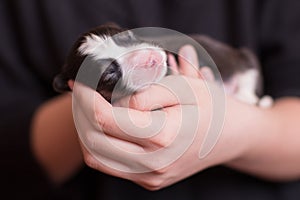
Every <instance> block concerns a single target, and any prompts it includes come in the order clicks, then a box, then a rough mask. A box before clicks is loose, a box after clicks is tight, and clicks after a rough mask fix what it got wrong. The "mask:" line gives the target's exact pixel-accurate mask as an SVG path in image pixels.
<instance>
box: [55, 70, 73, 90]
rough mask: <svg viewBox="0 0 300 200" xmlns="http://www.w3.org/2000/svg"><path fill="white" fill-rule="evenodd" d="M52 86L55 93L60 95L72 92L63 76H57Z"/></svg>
mask: <svg viewBox="0 0 300 200" xmlns="http://www.w3.org/2000/svg"><path fill="white" fill-rule="evenodd" d="M52 86H53V88H54V90H55V91H57V92H60V93H63V92H66V91H70V87H69V85H68V80H66V79H65V77H64V76H63V75H62V74H58V75H57V76H55V78H54V80H53V83H52Z"/></svg>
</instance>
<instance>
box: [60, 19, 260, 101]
mask: <svg viewBox="0 0 300 200" xmlns="http://www.w3.org/2000/svg"><path fill="white" fill-rule="evenodd" d="M124 31H125V32H124ZM116 34H118V35H117V37H115V36H114V35H116ZM112 36H114V37H112ZM191 37H192V38H193V39H194V40H196V41H197V42H198V43H199V44H200V45H201V46H203V47H204V49H205V50H206V51H207V52H208V54H210V56H211V57H212V59H213V60H214V62H215V63H216V65H217V66H218V69H219V71H220V73H221V76H222V79H223V81H224V83H225V88H226V90H227V91H228V93H229V94H231V95H233V96H235V97H236V98H238V99H240V100H242V101H245V102H248V103H251V104H256V103H258V100H259V98H258V97H257V95H261V89H262V85H261V76H260V66H259V62H258V60H257V58H256V57H255V55H254V54H253V53H252V52H251V51H249V50H247V49H234V48H231V47H229V46H228V45H225V44H223V43H221V42H218V41H216V40H214V39H212V38H209V37H207V36H203V35H191ZM87 56H89V57H91V58H92V59H93V60H94V61H97V64H98V65H99V66H97V68H99V69H102V68H103V67H104V65H105V64H104V63H106V64H107V63H109V65H108V66H107V67H106V68H105V69H104V68H103V69H102V70H99V71H101V73H102V75H101V77H100V80H99V83H98V85H97V88H96V90H97V91H98V92H99V93H100V94H101V95H102V96H103V97H104V98H105V99H106V100H108V101H109V102H110V101H111V100H112V99H111V98H112V92H113V91H114V94H117V98H120V97H122V96H125V95H127V94H129V93H131V92H134V91H136V90H138V89H139V88H141V87H142V86H144V85H147V84H149V83H153V82H157V81H159V80H160V79H161V78H162V77H163V76H165V75H166V73H167V54H166V51H165V50H164V49H162V48H160V47H159V46H158V45H157V44H152V43H149V42H145V41H142V40H140V39H138V38H137V37H135V36H134V35H133V34H132V33H131V32H130V31H126V30H124V29H122V28H120V27H118V26H116V25H114V24H106V25H103V26H99V27H96V28H95V29H93V30H91V31H89V32H87V33H85V34H83V35H82V36H81V37H80V38H79V39H78V40H77V41H76V43H75V44H74V46H73V48H72V49H71V52H70V54H69V56H68V58H67V60H66V63H65V65H64V66H63V68H62V72H61V73H60V74H59V75H57V76H56V78H55V80H54V88H55V89H56V90H57V91H60V92H63V91H68V90H70V88H69V86H68V80H75V78H76V75H77V72H78V70H79V68H80V66H81V64H82V63H83V61H84V59H85V58H86V57H87ZM102 64H103V66H101V65H102ZM117 84H118V85H117ZM116 86H118V87H116Z"/></svg>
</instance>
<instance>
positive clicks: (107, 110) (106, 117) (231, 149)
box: [32, 48, 300, 190]
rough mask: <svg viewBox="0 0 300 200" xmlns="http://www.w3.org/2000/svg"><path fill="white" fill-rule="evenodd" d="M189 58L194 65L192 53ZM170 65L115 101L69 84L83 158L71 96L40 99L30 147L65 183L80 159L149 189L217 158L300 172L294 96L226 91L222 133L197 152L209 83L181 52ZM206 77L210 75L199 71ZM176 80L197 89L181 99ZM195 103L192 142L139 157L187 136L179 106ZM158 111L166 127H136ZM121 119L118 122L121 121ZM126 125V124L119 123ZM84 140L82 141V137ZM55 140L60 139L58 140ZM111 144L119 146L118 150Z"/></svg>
mask: <svg viewBox="0 0 300 200" xmlns="http://www.w3.org/2000/svg"><path fill="white" fill-rule="evenodd" d="M184 49H185V50H187V48H183V49H182V51H183V52H182V54H183V55H184V54H185V55H191V54H193V52H192V50H191V49H189V50H187V51H185V53H184ZM192 57H193V56H192ZM171 59H172V58H171ZM190 61H191V63H195V64H197V60H195V57H194V58H192V59H190ZM171 67H172V68H173V71H174V76H170V77H168V78H167V80H166V81H164V84H161V85H153V86H151V87H149V88H146V89H145V90H144V91H142V92H139V93H136V94H135V95H133V96H131V98H130V99H129V100H128V99H124V101H121V102H118V104H117V105H115V106H112V105H111V104H109V103H107V102H106V101H105V100H104V99H103V98H102V97H101V96H100V95H99V94H98V93H96V92H94V91H93V90H91V89H90V88H88V87H85V86H83V85H80V84H77V83H75V85H76V84H77V86H76V87H74V90H73V101H74V99H75V103H77V104H78V105H77V107H78V108H79V111H76V112H75V113H74V116H75V115H76V114H77V115H79V117H78V116H77V117H76V116H75V123H76V124H78V123H79V125H80V124H81V125H82V124H83V125H84V126H81V125H80V126H79V127H81V128H84V129H78V127H77V129H78V131H79V132H81V133H82V134H80V135H81V148H82V151H83V158H82V155H81V152H80V146H79V144H78V141H77V135H76V130H75V128H74V123H73V118H72V112H71V110H72V109H71V97H70V96H68V95H62V97H58V98H55V99H53V100H50V101H49V102H46V103H45V104H44V105H42V106H41V108H40V109H38V111H37V113H36V115H35V118H34V119H33V125H32V127H33V128H32V146H33V150H34V153H35V155H36V157H37V159H38V161H40V163H41V164H42V165H43V166H44V168H45V169H46V171H47V172H48V174H49V175H50V176H51V177H52V179H53V180H56V182H62V181H63V180H65V179H66V178H68V177H70V176H71V175H72V174H74V173H75V172H76V171H77V170H78V169H79V168H80V166H82V159H84V161H85V162H86V164H88V165H89V166H90V167H92V168H94V169H97V170H99V171H102V172H105V173H108V174H110V175H113V176H117V177H121V178H124V179H128V180H131V181H133V182H135V183H137V184H139V185H141V186H143V187H145V188H147V189H149V190H158V189H161V188H164V187H167V186H169V185H171V184H173V183H176V182H178V181H180V180H182V179H185V178H186V177H188V176H190V175H192V174H194V173H198V172H200V171H201V170H203V169H206V168H208V167H211V166H214V165H219V164H223V165H226V166H229V167H232V168H235V169H238V170H241V171H244V172H246V173H249V174H252V175H255V176H258V177H262V178H266V179H271V180H276V181H277V180H280V181H282V180H284V181H285V180H295V179H298V178H299V177H300V169H299V167H298V166H300V159H299V158H300V155H299V154H300V144H299V143H300V142H299V141H300V140H297V139H295V138H298V137H299V132H300V128H299V112H300V100H299V99H298V98H295V97H286V98H281V99H279V100H277V101H276V102H275V103H274V106H273V107H272V108H270V109H259V108H257V107H255V106H251V105H247V104H244V103H240V102H239V101H236V100H235V99H233V98H231V97H229V96H227V97H226V114H225V121H224V125H223V129H222V132H221V135H220V137H219V138H218V141H217V143H216V145H215V146H214V148H213V149H212V151H211V152H210V153H209V154H208V155H207V156H206V157H204V158H202V159H199V150H200V148H201V145H202V142H203V140H204V137H205V134H206V133H207V129H208V127H209V124H210V120H211V111H212V110H211V109H212V105H211V99H210V94H209V92H208V90H207V87H206V86H207V84H205V81H203V79H202V76H201V73H200V75H199V73H198V72H197V71H195V70H194V68H192V67H191V64H190V63H189V62H185V60H184V59H181V58H180V59H179V65H177V63H176V62H175V60H174V62H173V64H172V66H171ZM195 72H196V73H195ZM204 73H205V72H204ZM204 73H203V74H204ZM180 74H181V75H180ZM203 74H202V75H203ZM203 77H205V78H206V77H207V76H205V74H204V75H203ZM207 79H208V80H210V78H207ZM178 81H183V82H182V83H187V84H188V85H189V86H190V89H191V88H192V90H193V91H194V93H193V94H195V98H183V99H181V100H180V101H178V99H177V98H176V95H174V93H172V92H170V90H168V88H172V86H173V87H176V88H178V89H179V90H180V88H182V86H180V85H178ZM69 85H70V87H73V85H74V82H72V81H70V82H69ZM212 85H213V83H212ZM183 91H184V88H183ZM179 92H180V91H179ZM183 96H184V95H183ZM187 97H188V96H187ZM91 99H92V103H91ZM128 101H129V102H128ZM75 106H76V105H75ZM122 106H125V107H126V106H127V107H129V108H130V109H127V108H124V107H122ZM77 107H76V108H77ZM64 108H66V109H64ZM157 108H160V109H157ZM194 110H198V111H199V112H198V114H199V117H196V118H197V120H199V126H198V128H197V131H196V133H195V135H194V138H193V141H192V143H191V145H189V147H188V148H187V149H186V150H185V151H184V153H183V154H182V155H181V156H180V157H178V159H176V160H175V161H174V162H170V163H169V164H168V165H157V164H156V163H166V162H165V161H166V160H167V161H168V154H161V155H158V156H156V157H155V158H152V159H155V160H151V159H144V158H143V159H141V157H139V156H137V155H139V154H141V153H146V154H148V153H150V152H155V151H157V150H159V149H167V150H169V149H171V150H172V149H173V148H176V146H175V147H174V145H170V144H171V143H172V142H173V141H174V138H176V137H177V138H179V140H182V141H183V142H184V140H185V137H182V136H181V135H178V136H177V135H176V133H177V132H178V124H180V120H181V119H180V116H181V112H182V111H186V113H192V114H194V112H192V111H194ZM73 112H74V110H73ZM124 112H125V113H127V114H128V113H130V121H129V122H130V123H129V124H127V123H128V120H126V119H124V121H123V122H122V117H121V118H118V119H119V120H118V121H117V122H116V121H115V116H116V114H122V113H124ZM241 113H242V114H241ZM120 116H122V115H120ZM162 116H163V117H165V118H163V119H164V126H163V128H161V129H159V131H158V133H157V134H155V135H153V136H151V137H150V136H148V137H143V135H144V134H145V132H143V131H141V129H139V128H137V129H135V128H136V127H142V128H143V127H145V126H147V125H148V124H149V123H150V122H151V121H152V120H153V119H156V118H160V117H162ZM76 119H77V120H78V119H82V121H76ZM120 120H121V121H120ZM62 121H65V122H66V123H62ZM120 122H121V124H122V123H123V124H122V126H120ZM132 123H134V125H135V126H134V128H132ZM124 125H126V126H125V127H127V128H129V130H127V129H125V130H124V129H121V128H122V127H124ZM120 127H121V128H120ZM130 128H132V130H130ZM45 130H47V131H45ZM183 131H184V130H183ZM128 133H130V134H128ZM187 134H188V132H187ZM148 135H149V134H148ZM83 137H85V138H83ZM82 139H85V141H87V142H86V143H85V144H83V142H82ZM107 140H109V141H110V143H109V144H108V143H107V142H104V141H107ZM58 143H60V144H62V145H59V146H58V145H57V144H58ZM112 144H113V145H112ZM53 146H55V147H64V148H63V149H60V148H53ZM116 146H117V147H120V148H121V150H119V151H118V149H117V148H115V147H116ZM91 151H93V153H91ZM49 155H50V156H49ZM187 163H188V164H187ZM107 164H110V165H107ZM112 166H114V168H113V167H112ZM160 166H163V167H160ZM120 169H122V170H120ZM126 169H143V170H145V171H147V172H138V173H133V172H128V171H130V170H126Z"/></svg>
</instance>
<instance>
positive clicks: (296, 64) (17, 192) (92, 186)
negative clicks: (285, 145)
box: [0, 0, 300, 200]
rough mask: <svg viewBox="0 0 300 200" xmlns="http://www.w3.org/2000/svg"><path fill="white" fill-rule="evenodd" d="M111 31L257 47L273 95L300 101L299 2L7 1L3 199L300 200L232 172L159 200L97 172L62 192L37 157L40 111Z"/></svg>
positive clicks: (0, 47) (2, 42) (164, 193)
mask: <svg viewBox="0 0 300 200" xmlns="http://www.w3.org/2000/svg"><path fill="white" fill-rule="evenodd" d="M105 22H116V23H117V24H120V25H121V26H123V27H127V28H136V27H143V26H158V27H165V28H170V29H174V30H177V31H180V32H182V33H185V34H189V33H202V34H207V35H210V36H212V37H214V38H216V39H219V40H221V41H223V42H226V43H228V44H231V45H233V46H236V47H239V46H247V47H249V48H251V49H252V50H254V51H255V52H256V53H257V54H258V55H259V57H260V60H261V63H262V66H263V73H264V77H265V92H266V93H267V94H270V95H272V96H273V97H276V98H278V97H282V96H290V95H291V96H299V95H300V77H299V75H300V56H299V55H298V54H299V52H300V26H299V25H300V1H298V0H294V1H293V0H287V1H282V0H265V1H261V0H251V1H248V0H228V1H226V0H206V1H204V0H202V1H201V0H185V1H183V0H181V1H179V0H150V1H142V0H140V1H138V0H136V1H134V0H129V1H124V0H91V1H82V0H63V1H60V0H57V1H56V0H45V1H40V0H26V1H17V0H6V1H5V0H3V1H1V2H0V31H1V36H0V65H1V67H0V89H1V93H2V95H1V101H0V102H1V104H0V111H1V112H0V133H1V136H2V137H1V140H0V152H1V168H0V169H1V171H0V181H1V185H2V188H1V190H0V191H2V190H3V192H1V194H0V195H1V199H8V198H9V199H54V200H55V199H131V200H134V199H144V200H146V199H173V200H174V199H202V200H205V199H210V200H212V199H222V200H224V199H230V200H235V199H251V200H252V199H257V200H259V199H263V200H268V199H270V200H276V199H278V200H280V199H282V200H292V199H297V200H298V199H299V198H300V182H290V183H271V182H265V181H262V180H260V179H257V178H254V177H251V176H249V175H246V174H242V173H239V172H236V171H234V170H231V169H228V168H225V167H214V168H211V169H207V170H205V171H203V172H200V173H198V174H196V175H194V176H192V177H190V178H188V179H186V180H184V181H181V182H180V183H178V184H175V185H173V186H170V187H168V188H166V189H163V190H161V191H157V192H149V191H146V190H144V189H143V188H141V187H139V186H137V185H135V184H133V183H131V182H129V181H126V180H121V179H118V178H114V177H110V176H107V175H104V174H102V173H100V172H96V171H94V170H91V169H88V168H86V169H83V170H82V171H81V172H80V173H79V174H77V175H76V176H74V177H73V178H72V179H70V180H68V181H67V183H66V184H65V185H64V186H63V187H61V188H54V187H52V186H51V184H49V183H48V182H47V179H46V177H45V175H44V173H43V171H42V170H41V168H40V167H39V166H38V164H37V163H36V161H35V160H34V158H33V156H32V154H31V150H30V145H29V130H30V123H31V118H32V116H33V114H34V112H35V110H36V109H37V107H38V106H39V105H41V104H42V103H43V102H45V101H46V100H47V99H50V98H51V97H53V96H55V95H57V93H55V92H54V91H53V89H52V79H53V77H54V75H55V74H57V73H58V71H59V69H60V67H61V66H62V64H63V62H64V58H65V57H66V55H67V53H68V50H69V49H70V48H71V45H72V44H73V42H74V41H75V40H76V39H77V37H78V36H79V35H80V34H81V33H82V32H85V31H87V30H88V29H90V28H92V27H95V26H97V25H100V24H103V23H105ZM58 145H59V144H58ZM3 186H4V187H3ZM7 195H10V196H7ZM3 197H5V198H3Z"/></svg>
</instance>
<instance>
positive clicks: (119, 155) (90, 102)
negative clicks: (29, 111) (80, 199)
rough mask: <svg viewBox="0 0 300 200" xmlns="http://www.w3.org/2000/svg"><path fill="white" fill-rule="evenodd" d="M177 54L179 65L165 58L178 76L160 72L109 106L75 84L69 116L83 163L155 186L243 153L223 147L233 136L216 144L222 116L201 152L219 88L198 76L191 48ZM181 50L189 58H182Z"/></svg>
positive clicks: (140, 183) (163, 184) (183, 49)
mask: <svg viewBox="0 0 300 200" xmlns="http://www.w3.org/2000/svg"><path fill="white" fill-rule="evenodd" d="M180 53H182V56H180V57H179V65H177V63H176V62H175V59H174V60H173V61H172V59H173V58H172V56H170V57H169V58H170V59H171V66H172V68H173V71H174V72H175V74H177V75H171V76H168V77H165V78H164V79H163V80H162V81H161V82H160V83H157V84H153V85H151V86H150V87H148V88H146V89H144V90H143V91H141V92H138V93H136V94H134V95H132V96H130V97H126V98H124V99H122V100H121V101H119V102H117V103H116V104H115V105H114V106H112V105H111V104H109V103H108V102H106V100H105V99H104V98H102V97H101V95H99V94H98V93H97V92H95V91H93V90H92V89H90V88H88V87H86V86H84V85H81V84H79V83H75V85H74V88H73V113H74V120H75V124H76V128H77V131H78V133H79V137H80V139H81V143H82V149H83V154H84V158H85V162H86V163H87V165H89V166H90V167H92V168H94V169H97V170H99V171H102V172H104V173H107V174H110V175H113V176H117V177H121V178H124V179H128V180H131V181H133V182H135V183H137V184H139V185H141V186H143V187H145V188H147V189H149V190H157V189H160V188H163V187H166V186H169V185H171V184H173V183H176V182H178V181H180V180H182V179H184V178H186V177H188V176H191V175H192V174H194V173H197V172H199V171H201V170H203V169H205V168H207V167H209V166H213V165H216V164H220V163H224V162H226V161H228V160H230V159H232V158H234V157H236V156H238V154H239V153H240V152H242V149H243V148H242V145H236V146H235V149H232V148H226V147H225V146H226V145H225V144H227V145H228V144H229V145H230V144H231V143H230V141H231V139H233V140H232V141H233V142H235V140H234V138H235V137H236V136H226V137H224V138H222V140H221V141H222V142H219V143H217V140H218V138H219V137H218V136H220V135H218V134H220V133H221V132H220V131H221V129H222V125H223V123H222V121H221V122H220V123H219V124H218V126H220V127H219V129H216V130H215V131H216V132H218V133H217V135H215V136H213V137H211V138H210V139H211V140H212V141H210V142H208V144H209V145H210V149H209V151H208V153H209V152H210V150H212V147H214V146H215V147H214V149H213V151H212V152H211V153H210V154H209V155H208V156H207V154H205V156H201V153H200V152H201V148H204V147H205V145H204V144H203V141H205V140H208V139H209V138H208V137H207V134H208V133H209V130H210V129H215V128H216V127H213V128H212V127H211V124H212V123H211V120H212V119H213V113H214V112H213V110H214V109H213V108H214V107H213V102H214V101H212V96H214V95H215V94H217V93H220V91H221V88H220V87H218V86H216V85H215V84H214V83H213V82H206V81H204V80H203V79H202V78H201V73H200V72H199V70H197V68H195V67H194V64H196V66H197V65H198V60H197V57H196V54H195V52H194V50H193V48H191V47H190V46H185V47H183V48H182V49H181V50H180V52H179V54H180ZM184 55H189V56H190V57H189V58H186V59H185V58H184ZM172 62H173V63H172ZM212 94H213V95H212ZM215 111H216V110H215ZM221 114H222V112H221ZM220 119H221V120H222V119H224V118H223V117H222V116H221V117H220ZM207 138H208V139H207ZM220 143H221V144H220ZM222 143H223V144H222ZM216 144H217V145H216Z"/></svg>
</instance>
